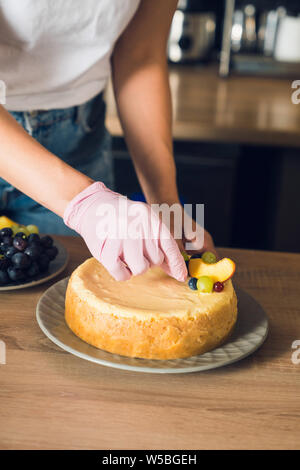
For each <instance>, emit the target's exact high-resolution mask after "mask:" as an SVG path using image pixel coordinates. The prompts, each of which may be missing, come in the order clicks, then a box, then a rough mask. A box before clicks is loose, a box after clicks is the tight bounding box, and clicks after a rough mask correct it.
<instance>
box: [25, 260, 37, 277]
mask: <svg viewBox="0 0 300 470" xmlns="http://www.w3.org/2000/svg"><path fill="white" fill-rule="evenodd" d="M39 272H40V269H39V266H38V264H37V262H36V261H33V263H31V266H30V268H28V269H27V271H26V274H27V276H29V277H34V276H37V275H38V274H39Z"/></svg>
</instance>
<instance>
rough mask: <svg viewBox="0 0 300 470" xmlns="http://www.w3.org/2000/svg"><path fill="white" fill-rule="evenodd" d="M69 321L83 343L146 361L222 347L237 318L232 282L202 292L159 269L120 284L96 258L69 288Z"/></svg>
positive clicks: (76, 273) (82, 268)
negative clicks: (213, 289) (222, 287)
mask: <svg viewBox="0 0 300 470" xmlns="http://www.w3.org/2000/svg"><path fill="white" fill-rule="evenodd" d="M65 319H66V323H67V325H68V326H69V328H70V329H71V330H72V331H73V333H74V334H75V335H77V336H78V337H79V338H81V339H82V340H83V341H85V342H87V343H89V344H91V345H93V346H95V347H96V348H100V349H103V350H105V351H108V352H110V353H114V354H120V355H122V356H130V357H139V358H147V359H176V358H184V357H190V356H194V355H198V354H203V353H205V352H207V351H210V350H212V349H214V348H216V347H217V346H219V345H221V344H222V343H224V341H226V339H227V338H228V337H229V335H230V334H231V332H232V330H233V328H234V325H235V323H236V319H237V298H236V294H235V291H234V288H233V285H232V282H231V280H230V279H229V280H227V281H226V282H225V283H224V289H223V290H222V292H211V293H199V292H197V291H194V290H191V289H190V288H189V286H188V282H187V281H186V282H179V281H177V280H175V279H173V278H172V277H170V276H168V275H167V274H166V273H165V272H164V271H163V270H162V269H161V268H160V267H152V268H150V269H149V270H148V271H147V272H146V273H144V274H141V275H139V276H132V277H131V279H129V280H127V281H115V280H114V278H113V277H112V276H111V275H110V274H109V273H108V271H107V270H106V269H105V268H104V266H103V265H102V264H101V263H99V262H98V261H97V260H96V259H95V258H90V259H88V260H87V261H85V262H84V263H83V264H81V265H80V266H79V267H78V268H77V269H76V270H75V271H74V272H73V274H72V276H71V277H70V280H69V282H68V286H67V292H66V301H65Z"/></svg>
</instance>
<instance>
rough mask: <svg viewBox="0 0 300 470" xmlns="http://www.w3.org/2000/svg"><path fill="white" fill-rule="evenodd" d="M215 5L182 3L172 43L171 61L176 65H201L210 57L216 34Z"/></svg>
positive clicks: (195, 1) (190, 0)
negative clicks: (191, 63) (189, 63)
mask: <svg viewBox="0 0 300 470" xmlns="http://www.w3.org/2000/svg"><path fill="white" fill-rule="evenodd" d="M211 5H212V2H207V1H201V0H180V1H179V3H178V9H177V10H176V12H175V15H174V18H173V22H172V26H171V31H170V37H169V42H168V58H169V60H170V62H173V63H185V62H194V63H195V62H196V63H197V62H201V61H206V60H208V59H209V58H210V56H211V53H212V50H213V47H214V44H215V32H216V12H215V10H214V8H213V7H212V6H211Z"/></svg>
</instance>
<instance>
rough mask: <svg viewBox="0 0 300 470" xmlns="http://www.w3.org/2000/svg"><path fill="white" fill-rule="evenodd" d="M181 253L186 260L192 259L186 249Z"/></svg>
mask: <svg viewBox="0 0 300 470" xmlns="http://www.w3.org/2000/svg"><path fill="white" fill-rule="evenodd" d="M181 254H182V256H183V259H184V261H188V260H189V259H190V257H189V255H188V254H187V253H186V252H185V251H182V252H181Z"/></svg>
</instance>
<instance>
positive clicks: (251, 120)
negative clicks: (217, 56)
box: [107, 65, 300, 147]
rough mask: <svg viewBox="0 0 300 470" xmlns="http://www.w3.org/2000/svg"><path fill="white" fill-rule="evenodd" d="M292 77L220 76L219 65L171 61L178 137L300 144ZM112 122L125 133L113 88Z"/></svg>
mask: <svg viewBox="0 0 300 470" xmlns="http://www.w3.org/2000/svg"><path fill="white" fill-rule="evenodd" d="M292 81H293V80H290V79H279V78H263V77H255V76H252V77H251V76H250V77H244V76H241V75H232V76H230V77H228V78H227V79H224V78H220V77H219V75H218V67H217V66H216V65H210V66H203V67H201V66H187V65H186V66H170V85H171V92H172V101H173V115H174V125H173V135H174V139H186V140H192V141H211V142H235V143H245V144H255V145H271V146H273V145H280V146H284V147H290V146H296V147H300V132H299V128H300V104H298V105H297V104H293V103H292V100H291V97H292V93H293V92H295V91H296V90H295V89H292V87H291V85H292ZM107 103H108V112H107V126H108V128H109V130H110V131H111V133H112V134H113V135H115V136H120V135H122V130H121V126H120V123H119V120H118V117H117V114H116V108H115V104H114V99H113V94H112V90H111V88H109V89H108V93H107Z"/></svg>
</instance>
